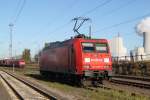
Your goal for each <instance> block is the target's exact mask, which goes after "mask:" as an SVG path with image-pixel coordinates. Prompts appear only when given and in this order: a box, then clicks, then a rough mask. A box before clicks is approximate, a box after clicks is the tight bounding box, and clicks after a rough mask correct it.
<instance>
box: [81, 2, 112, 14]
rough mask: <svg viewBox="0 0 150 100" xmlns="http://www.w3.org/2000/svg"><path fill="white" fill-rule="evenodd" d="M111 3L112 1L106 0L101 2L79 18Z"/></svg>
mask: <svg viewBox="0 0 150 100" xmlns="http://www.w3.org/2000/svg"><path fill="white" fill-rule="evenodd" d="M111 1H112V0H106V1H105V2H103V3H101V4H99V5H98V6H96V7H94V8H92V9H91V10H89V11H87V12H85V13H83V14H82V15H81V16H85V15H87V14H90V13H92V12H94V11H96V9H98V8H100V7H103V6H105V5H107V4H108V3H110V2H111Z"/></svg>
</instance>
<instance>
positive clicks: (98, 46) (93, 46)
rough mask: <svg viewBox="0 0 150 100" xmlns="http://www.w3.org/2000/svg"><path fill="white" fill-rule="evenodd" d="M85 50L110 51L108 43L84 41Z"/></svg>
mask: <svg viewBox="0 0 150 100" xmlns="http://www.w3.org/2000/svg"><path fill="white" fill-rule="evenodd" d="M82 47H83V51H84V52H98V53H108V47H107V43H82Z"/></svg>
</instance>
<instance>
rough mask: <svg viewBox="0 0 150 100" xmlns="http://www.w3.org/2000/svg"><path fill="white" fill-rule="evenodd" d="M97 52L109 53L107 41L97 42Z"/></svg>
mask: <svg viewBox="0 0 150 100" xmlns="http://www.w3.org/2000/svg"><path fill="white" fill-rule="evenodd" d="M95 49H96V52H100V53H108V48H107V44H106V43H96V44H95Z"/></svg>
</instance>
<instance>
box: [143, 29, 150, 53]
mask: <svg viewBox="0 0 150 100" xmlns="http://www.w3.org/2000/svg"><path fill="white" fill-rule="evenodd" d="M143 47H144V51H145V53H146V54H150V34H149V33H146V32H143Z"/></svg>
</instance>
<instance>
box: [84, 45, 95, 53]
mask: <svg viewBox="0 0 150 100" xmlns="http://www.w3.org/2000/svg"><path fill="white" fill-rule="evenodd" d="M82 46H83V51H84V52H94V50H95V49H94V44H93V43H82Z"/></svg>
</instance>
